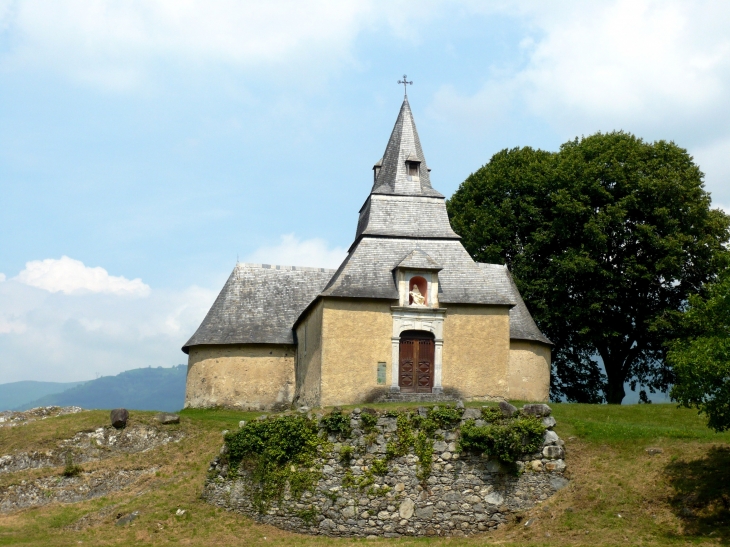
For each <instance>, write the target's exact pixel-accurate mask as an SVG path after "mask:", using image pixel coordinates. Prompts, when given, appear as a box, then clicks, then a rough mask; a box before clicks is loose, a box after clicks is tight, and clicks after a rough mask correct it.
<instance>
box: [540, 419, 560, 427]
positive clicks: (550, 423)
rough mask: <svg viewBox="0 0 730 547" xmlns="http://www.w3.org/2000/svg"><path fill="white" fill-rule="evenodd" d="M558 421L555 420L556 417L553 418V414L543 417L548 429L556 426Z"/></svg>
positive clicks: (543, 423) (543, 422)
mask: <svg viewBox="0 0 730 547" xmlns="http://www.w3.org/2000/svg"><path fill="white" fill-rule="evenodd" d="M556 423H557V422H556V421H555V418H553V417H552V416H545V417H544V418H543V419H542V425H544V426H545V427H546V428H548V429H552V428H553V427H555V424H556Z"/></svg>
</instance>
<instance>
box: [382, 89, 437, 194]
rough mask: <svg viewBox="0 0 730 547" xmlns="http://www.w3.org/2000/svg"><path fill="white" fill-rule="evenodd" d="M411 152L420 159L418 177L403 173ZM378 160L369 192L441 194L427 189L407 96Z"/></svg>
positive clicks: (423, 160)
mask: <svg viewBox="0 0 730 547" xmlns="http://www.w3.org/2000/svg"><path fill="white" fill-rule="evenodd" d="M411 154H413V155H414V156H415V157H416V158H418V159H419V160H420V161H421V167H420V173H419V175H420V176H418V177H410V176H408V173H407V172H406V159H407V158H408V157H409V156H410V155H411ZM382 161H383V167H382V168H381V169H380V173H378V178H377V179H376V180H375V183H374V184H373V190H372V193H373V194H398V195H409V196H433V197H441V198H442V197H443V195H442V194H440V193H439V192H437V191H436V190H434V189H433V188H431V177H430V174H429V172H428V166H427V165H426V157H425V156H424V155H423V150H422V149H421V139H420V138H419V137H418V131H416V123H415V122H414V121H413V113H412V112H411V105H410V104H408V97H406V98H404V99H403V104H402V105H401V107H400V112H399V113H398V118H397V119H396V121H395V126H394V127H393V131H392V133H391V134H390V139H389V140H388V145H387V146H386V147H385V153H384V154H383V160H382Z"/></svg>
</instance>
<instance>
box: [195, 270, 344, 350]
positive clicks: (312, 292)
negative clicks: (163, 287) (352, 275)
mask: <svg viewBox="0 0 730 547" xmlns="http://www.w3.org/2000/svg"><path fill="white" fill-rule="evenodd" d="M333 273H334V270H329V269H325V268H299V267H293V266H269V265H268V264H236V267H235V268H234V269H233V272H232V273H231V275H230V277H229V278H228V281H226V284H225V286H224V287H223V290H221V292H220V294H219V295H218V298H216V300H215V303H214V304H213V306H212V307H211V308H210V311H209V312H208V315H206V316H205V319H204V320H203V322H202V323H201V324H200V327H198V330H197V331H195V334H193V336H192V338H190V340H188V341H187V343H186V344H185V345H184V346H183V348H182V350H183V351H184V352H185V353H188V350H189V348H190V347H191V346H199V345H203V344H292V345H293V344H294V343H295V341H294V331H293V330H292V325H294V321H296V319H297V317H299V314H301V313H302V311H304V309H305V308H306V307H307V306H308V305H309V303H310V302H312V300H314V299H315V298H316V296H317V295H318V294H319V293H320V291H321V290H322V288H323V287H324V286H325V285H326V284H327V282H328V281H329V280H330V278H331V277H332V274H333Z"/></svg>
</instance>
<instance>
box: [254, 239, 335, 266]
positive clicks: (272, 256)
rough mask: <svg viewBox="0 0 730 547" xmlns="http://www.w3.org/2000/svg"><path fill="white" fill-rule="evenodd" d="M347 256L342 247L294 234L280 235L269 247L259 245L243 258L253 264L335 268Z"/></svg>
mask: <svg viewBox="0 0 730 547" xmlns="http://www.w3.org/2000/svg"><path fill="white" fill-rule="evenodd" d="M346 256H347V251H346V250H345V249H343V248H342V247H332V248H330V247H329V244H328V243H327V242H326V241H325V240H324V239H319V238H313V239H305V240H301V239H299V238H298V237H296V236H295V235H294V234H286V235H283V236H281V242H280V243H279V244H278V245H274V246H271V247H260V248H258V249H256V250H255V251H254V252H253V253H251V254H250V255H248V256H247V257H246V258H245V260H244V261H245V262H252V263H254V264H277V265H279V266H309V267H313V268H337V267H338V266H339V265H340V264H341V263H342V261H343V260H344V259H345V257H346Z"/></svg>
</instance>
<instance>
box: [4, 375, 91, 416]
mask: <svg viewBox="0 0 730 547" xmlns="http://www.w3.org/2000/svg"><path fill="white" fill-rule="evenodd" d="M83 383H84V382H33V381H30V380H28V381H23V382H11V383H9V384H0V411H3V410H12V409H14V408H16V407H19V406H21V405H24V404H26V403H29V402H30V401H35V400H36V399H40V398H41V397H44V396H46V395H51V394H53V393H61V392H62V391H66V390H67V389H70V388H72V387H76V386H78V385H81V384H83Z"/></svg>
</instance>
